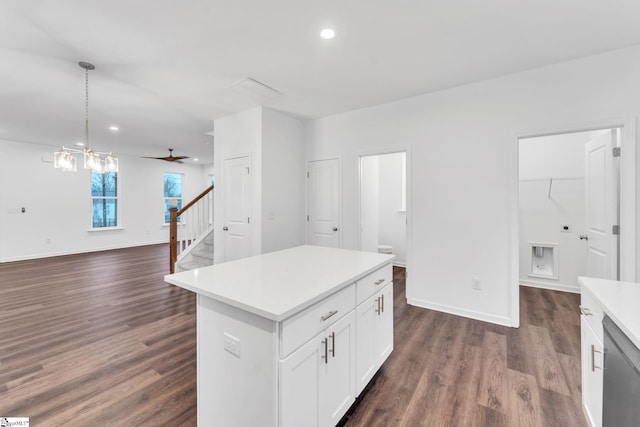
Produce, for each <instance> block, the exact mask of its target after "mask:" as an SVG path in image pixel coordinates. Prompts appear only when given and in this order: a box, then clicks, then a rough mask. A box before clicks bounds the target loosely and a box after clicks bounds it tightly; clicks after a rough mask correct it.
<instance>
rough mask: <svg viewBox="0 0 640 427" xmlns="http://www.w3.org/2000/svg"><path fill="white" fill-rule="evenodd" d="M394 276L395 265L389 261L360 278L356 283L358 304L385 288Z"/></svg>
mask: <svg viewBox="0 0 640 427" xmlns="http://www.w3.org/2000/svg"><path fill="white" fill-rule="evenodd" d="M392 277H393V266H392V265H391V263H389V264H387V265H385V266H384V267H381V268H379V269H377V270H376V271H374V272H373V273H370V274H368V275H366V276H364V277H363V278H362V279H360V280H358V282H357V283H356V287H357V295H358V297H357V302H356V304H357V305H358V304H361V303H362V302H364V301H365V300H366V299H367V298H369V297H370V296H371V295H373V294H375V293H376V292H378V291H379V290H380V289H382V288H384V286H385V285H386V284H387V283H389V282H391V279H392Z"/></svg>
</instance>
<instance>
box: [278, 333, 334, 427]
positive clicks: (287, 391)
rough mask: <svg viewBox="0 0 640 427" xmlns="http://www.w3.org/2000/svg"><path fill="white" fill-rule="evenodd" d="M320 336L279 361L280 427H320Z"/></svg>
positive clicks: (321, 347) (321, 354)
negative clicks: (318, 426)
mask: <svg viewBox="0 0 640 427" xmlns="http://www.w3.org/2000/svg"><path fill="white" fill-rule="evenodd" d="M321 339H322V338H320V336H318V337H316V338H313V339H312V340H311V341H309V342H308V343H307V344H305V345H303V346H302V347H300V348H299V349H298V350H296V351H295V352H294V353H292V354H291V355H290V356H289V357H287V358H286V359H284V360H282V361H280V426H281V427H300V426H309V427H317V425H318V386H319V383H318V374H319V372H320V371H319V369H318V365H319V363H320V361H321V359H320V357H321V356H323V355H324V353H321V349H322V351H324V348H323V346H322V345H321V343H320V340H321Z"/></svg>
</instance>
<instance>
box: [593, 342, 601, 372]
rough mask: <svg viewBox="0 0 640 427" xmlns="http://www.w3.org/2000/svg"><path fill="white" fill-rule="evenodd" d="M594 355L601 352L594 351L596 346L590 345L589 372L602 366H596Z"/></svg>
mask: <svg viewBox="0 0 640 427" xmlns="http://www.w3.org/2000/svg"><path fill="white" fill-rule="evenodd" d="M596 353H600V354H602V352H601V351H598V350H596V346H595V345H593V344H591V371H593V372H595V371H596V369H602V366H596Z"/></svg>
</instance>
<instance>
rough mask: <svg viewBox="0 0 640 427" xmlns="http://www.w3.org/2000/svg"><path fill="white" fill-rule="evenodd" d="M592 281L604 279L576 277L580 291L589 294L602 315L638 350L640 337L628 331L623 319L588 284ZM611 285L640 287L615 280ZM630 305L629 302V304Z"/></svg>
mask: <svg viewBox="0 0 640 427" xmlns="http://www.w3.org/2000/svg"><path fill="white" fill-rule="evenodd" d="M593 280H604V279H593V278H590V277H578V283H580V285H581V286H580V288H581V290H585V291H587V292H588V293H589V295H591V297H592V298H593V299H595V300H596V301H597V302H598V304H600V306H601V307H602V310H603V311H604V313H605V314H606V315H607V316H609V317H610V318H611V320H613V322H614V323H615V324H616V326H618V328H620V330H621V331H622V332H624V334H625V335H626V336H627V337H628V338H629V339H630V340H631V342H633V344H634V345H635V346H636V347H638V348H640V337H638V336H637V335H636V333H635V332H634V331H632V330H631V329H629V327H628V325H627V322H626V321H625V320H624V319H621V318H620V317H619V316H618V314H617V313H616V310H615V309H613V308H612V307H610V306H609V304H608V303H607V301H606V300H605V299H603V298H602V297H601V296H600V295H599V292H598V291H597V290H595V289H593V287H592V286H591V284H590V283H589V282H590V281H593ZM611 282H612V283H615V284H617V285H618V286H626V285H629V286H633V285H635V286H640V285H639V284H636V283H627V282H618V281H615V280H611ZM629 303H630V304H631V302H629Z"/></svg>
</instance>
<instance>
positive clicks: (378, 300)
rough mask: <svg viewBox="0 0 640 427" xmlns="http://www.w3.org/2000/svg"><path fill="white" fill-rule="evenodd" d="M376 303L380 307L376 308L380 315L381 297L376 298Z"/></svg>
mask: <svg viewBox="0 0 640 427" xmlns="http://www.w3.org/2000/svg"><path fill="white" fill-rule="evenodd" d="M376 303H377V304H378V308H377V309H376V314H377V315H380V297H378V298H376Z"/></svg>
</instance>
